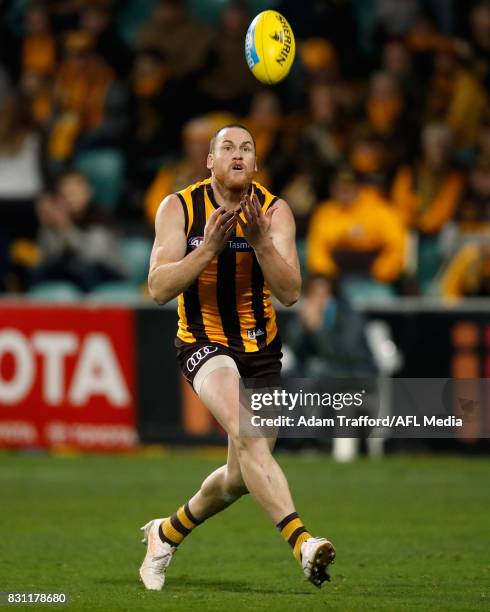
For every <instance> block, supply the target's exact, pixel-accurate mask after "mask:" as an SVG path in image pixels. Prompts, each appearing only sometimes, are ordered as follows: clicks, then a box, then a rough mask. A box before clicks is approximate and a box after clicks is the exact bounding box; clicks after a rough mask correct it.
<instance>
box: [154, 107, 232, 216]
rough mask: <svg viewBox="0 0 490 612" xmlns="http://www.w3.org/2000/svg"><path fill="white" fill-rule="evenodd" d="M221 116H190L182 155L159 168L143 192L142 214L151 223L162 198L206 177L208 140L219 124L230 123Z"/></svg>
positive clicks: (184, 131)
mask: <svg viewBox="0 0 490 612" xmlns="http://www.w3.org/2000/svg"><path fill="white" fill-rule="evenodd" d="M232 121H233V120H232V119H230V120H227V119H226V118H225V117H224V116H223V115H212V114H210V115H203V116H202V117H197V118H195V119H192V120H191V121H189V122H188V123H186V125H185V126H184V130H183V156H182V158H181V159H180V160H179V161H178V162H177V163H172V164H166V165H164V166H162V168H161V169H160V170H159V171H158V173H157V175H156V176H155V178H154V180H153V182H152V184H151V185H150V188H149V189H148V191H147V192H146V195H145V204H144V206H145V215H146V218H147V219H148V221H149V223H150V225H151V226H153V225H154V223H155V215H156V213H157V210H158V206H159V205H160V202H161V201H162V200H163V198H164V197H165V196H166V195H168V194H169V193H174V192H176V191H179V190H180V189H183V188H184V187H187V185H189V184H192V183H196V182H197V181H201V180H203V179H205V178H207V177H208V176H209V170H208V169H207V167H206V160H207V157H208V153H209V141H210V140H211V138H212V136H213V134H214V133H215V132H216V130H217V129H218V127H219V126H220V125H226V124H227V123H232Z"/></svg>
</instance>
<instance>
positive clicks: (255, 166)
mask: <svg viewBox="0 0 490 612" xmlns="http://www.w3.org/2000/svg"><path fill="white" fill-rule="evenodd" d="M257 170H258V167H257V157H255V164H254V172H257Z"/></svg>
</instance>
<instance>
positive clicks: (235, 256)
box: [177, 178, 277, 353]
mask: <svg viewBox="0 0 490 612" xmlns="http://www.w3.org/2000/svg"><path fill="white" fill-rule="evenodd" d="M254 193H255V194H256V195H257V197H258V199H259V202H260V205H261V207H262V212H263V213H264V214H265V212H266V211H267V209H268V208H269V207H270V206H271V205H272V204H274V202H276V200H277V197H276V196H273V195H272V194H271V193H269V191H267V189H265V188H264V187H262V186H261V185H259V184H258V183H255V182H253V183H252V184H251V185H250V188H249V194H250V195H252V194H254ZM177 196H178V197H179V199H180V201H181V203H182V208H183V209H184V217H185V233H186V237H187V251H186V255H187V254H189V253H191V252H192V251H193V250H194V249H196V248H199V246H200V245H201V243H202V242H203V240H204V226H205V225H206V223H207V220H208V219H209V217H210V215H211V214H212V212H213V211H214V210H215V209H216V208H219V206H218V204H217V203H216V200H215V198H214V194H213V190H212V188H211V179H210V178H209V179H206V180H204V181H201V182H199V183H195V184H194V185H190V186H189V187H187V188H186V189H183V190H182V191H179V192H178V193H177ZM242 219H243V216H242ZM270 294H271V292H270V289H269V288H268V287H267V284H266V283H265V281H264V277H263V275H262V270H261V268H260V265H259V263H258V261H257V258H256V256H255V252H254V250H253V249H252V248H251V247H250V245H249V244H248V242H247V240H246V238H245V237H244V234H243V231H242V229H241V227H240V226H239V225H238V226H237V228H236V232H235V234H234V235H233V236H231V237H230V239H229V241H228V242H227V244H226V246H225V248H224V249H223V251H222V252H221V253H220V254H219V255H218V256H216V257H214V258H213V259H212V261H211V263H210V264H209V265H208V266H207V267H206V268H205V269H204V270H203V271H202V272H201V274H200V275H199V277H198V278H197V280H196V281H195V282H194V283H193V284H192V285H190V286H189V287H188V288H187V289H186V290H185V291H184V292H183V293H181V294H180V295H179V298H178V315H179V326H178V332H177V338H179V339H180V340H182V341H183V342H189V343H190V342H203V341H204V342H216V343H218V344H223V345H224V346H227V347H229V348H230V349H232V350H235V351H239V352H246V353H250V352H255V351H258V350H260V349H262V348H264V347H265V346H267V345H268V344H270V343H271V342H272V340H274V338H275V336H276V334H277V326H276V313H275V311H274V307H273V306H272V303H271V300H270Z"/></svg>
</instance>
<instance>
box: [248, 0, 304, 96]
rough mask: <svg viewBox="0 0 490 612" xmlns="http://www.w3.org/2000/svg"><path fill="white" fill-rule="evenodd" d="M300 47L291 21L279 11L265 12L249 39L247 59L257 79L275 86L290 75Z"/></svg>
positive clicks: (252, 25)
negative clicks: (297, 45)
mask: <svg viewBox="0 0 490 612" xmlns="http://www.w3.org/2000/svg"><path fill="white" fill-rule="evenodd" d="M295 52H296V44H295V42H294V34H293V31H292V29H291V26H290V25H289V23H288V22H287V20H286V19H285V18H284V17H283V16H282V15H281V14H280V13H278V12H277V11H262V13H259V14H258V15H257V17H255V19H254V20H253V21H252V23H251V24H250V26H249V27H248V30H247V36H246V37H245V58H246V60H247V64H248V67H249V68H250V70H251V71H252V72H253V74H254V75H255V77H256V78H257V79H258V80H259V81H262V83H266V84H267V85H273V84H274V83H279V81H282V79H283V78H284V77H285V76H286V75H287V74H288V72H289V70H290V69H291V65H292V63H293V60H294V54H295Z"/></svg>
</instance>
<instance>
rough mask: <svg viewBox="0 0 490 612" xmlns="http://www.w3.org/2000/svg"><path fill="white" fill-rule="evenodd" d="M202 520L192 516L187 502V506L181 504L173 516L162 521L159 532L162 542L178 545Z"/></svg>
mask: <svg viewBox="0 0 490 612" xmlns="http://www.w3.org/2000/svg"><path fill="white" fill-rule="evenodd" d="M202 522H203V521H198V520H197V519H196V518H194V516H192V513H191V511H190V510H189V504H188V503H187V504H185V506H181V507H180V508H179V509H178V510H177V512H175V514H172V516H171V517H169V518H168V519H166V520H164V521H162V523H161V525H160V527H159V528H158V534H159V535H160V539H161V540H162V542H167V543H168V544H170V545H171V546H178V545H179V544H180V543H181V542H182V540H183V539H184V538H185V537H186V536H188V535H189V534H190V532H191V531H192V530H193V529H194V527H197V526H198V525H200V524H201V523H202Z"/></svg>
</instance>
